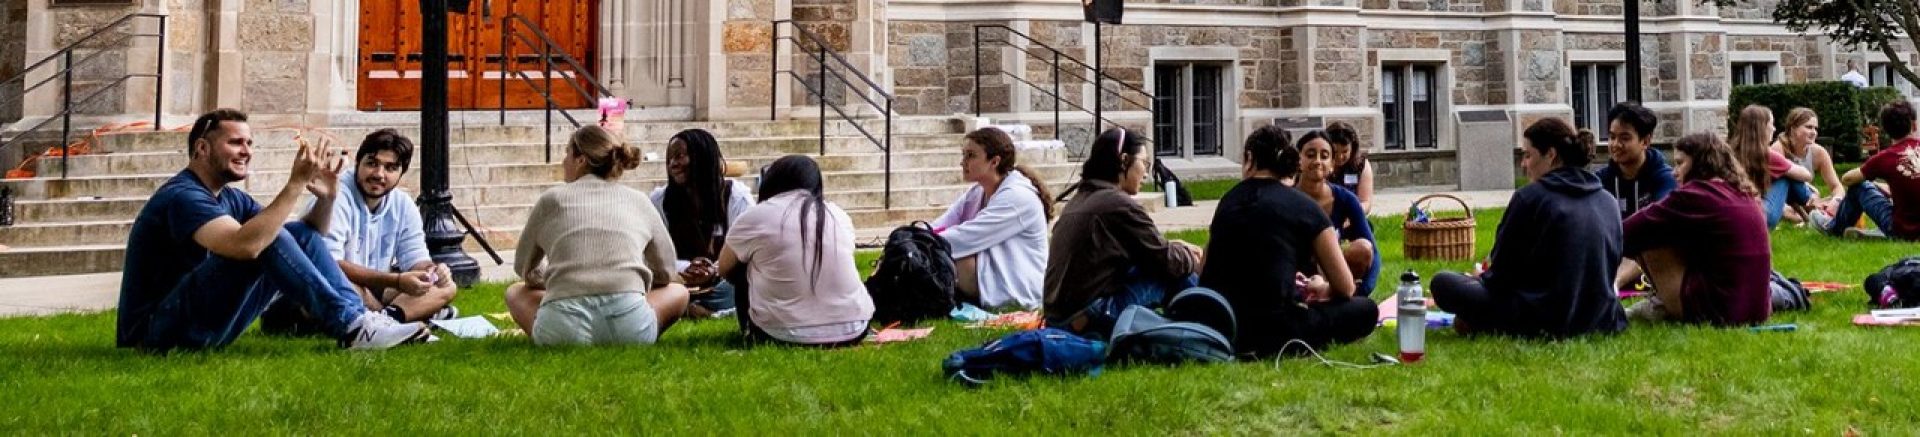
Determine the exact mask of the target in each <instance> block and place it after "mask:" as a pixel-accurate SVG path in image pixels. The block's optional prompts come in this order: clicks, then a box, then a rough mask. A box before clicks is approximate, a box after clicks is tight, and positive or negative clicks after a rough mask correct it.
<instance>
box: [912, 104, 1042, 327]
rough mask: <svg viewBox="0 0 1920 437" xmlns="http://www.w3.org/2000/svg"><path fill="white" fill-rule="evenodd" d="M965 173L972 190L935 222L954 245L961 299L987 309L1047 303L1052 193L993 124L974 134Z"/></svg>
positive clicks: (966, 152) (962, 161)
mask: <svg viewBox="0 0 1920 437" xmlns="http://www.w3.org/2000/svg"><path fill="white" fill-rule="evenodd" d="M961 150H962V152H961V158H960V173H961V177H962V178H964V179H965V180H966V181H967V182H972V183H973V184H974V185H973V187H972V188H969V189H967V192H966V193H965V194H962V195H960V198H959V199H957V200H955V201H954V202H953V206H951V207H948V208H947V212H946V213H945V214H941V215H940V218H939V219H935V220H934V221H933V227H934V230H935V232H938V233H939V234H940V236H942V237H945V238H946V239H947V243H949V244H952V245H953V259H954V270H955V274H956V275H955V276H956V278H955V279H957V282H958V284H956V285H957V287H955V288H956V290H955V291H956V292H957V294H958V297H959V298H960V300H961V301H963V302H967V303H973V304H976V305H979V306H982V307H986V308H1018V309H1022V310H1033V309H1038V308H1040V304H1041V303H1042V302H1043V300H1044V296H1045V284H1044V282H1045V278H1046V272H1047V223H1048V222H1049V221H1052V220H1053V202H1052V201H1051V200H1052V199H1053V194H1052V193H1050V192H1048V191H1047V186H1046V181H1045V180H1042V179H1040V177H1039V174H1037V173H1035V172H1033V171H1032V169H1029V168H1027V167H1026V166H1023V165H1020V164H1019V163H1018V161H1017V159H1018V151H1017V150H1016V149H1014V146H1013V138H1012V137H1009V136H1007V133H1006V132H1002V131H1000V130H999V129H995V128H991V127H986V128H980V129H979V130H976V131H973V132H971V133H968V134H967V144H966V146H963V147H962V149H961Z"/></svg>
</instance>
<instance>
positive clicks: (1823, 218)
mask: <svg viewBox="0 0 1920 437" xmlns="http://www.w3.org/2000/svg"><path fill="white" fill-rule="evenodd" d="M1807 222H1808V223H1813V228H1814V229H1815V230H1818V231H1820V232H1826V231H1827V225H1830V224H1833V216H1829V215H1827V212H1826V211H1821V210H1818V209H1815V210H1813V212H1809V213H1807Z"/></svg>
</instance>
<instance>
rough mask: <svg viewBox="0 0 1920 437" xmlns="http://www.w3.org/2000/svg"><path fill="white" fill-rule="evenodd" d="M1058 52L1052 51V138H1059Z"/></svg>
mask: <svg viewBox="0 0 1920 437" xmlns="http://www.w3.org/2000/svg"><path fill="white" fill-rule="evenodd" d="M1061 98H1062V97H1061V96H1060V52H1053V139H1054V140H1055V141H1058V140H1060V99H1061Z"/></svg>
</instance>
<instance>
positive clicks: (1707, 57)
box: [0, 0, 1914, 185]
mask: <svg viewBox="0 0 1920 437" xmlns="http://www.w3.org/2000/svg"><path fill="white" fill-rule="evenodd" d="M382 1H390V0H382ZM1621 1H1622V0H1128V1H1127V3H1128V6H1127V12H1126V23H1125V24H1123V25H1109V26H1103V27H1102V28H1100V29H1098V30H1097V31H1096V29H1095V27H1094V26H1093V25H1091V24H1087V23H1084V22H1082V20H1081V18H1082V11H1081V9H1080V5H1079V2H1075V1H1070V0H1004V1H988V2H981V1H953V0H715V1H700V2H683V1H678V0H630V1H620V2H615V1H609V0H600V1H597V2H594V3H593V4H594V5H596V6H595V8H594V10H595V11H596V13H597V15H596V16H594V17H591V20H592V21H593V22H594V23H595V24H596V25H595V29H596V31H595V33H594V34H593V36H592V37H593V38H594V39H595V41H596V45H595V46H596V47H597V53H593V54H587V55H583V56H584V57H587V58H591V59H592V61H593V63H592V64H593V65H594V67H593V69H594V70H595V71H594V72H593V73H595V74H596V75H597V77H599V78H600V79H601V82H603V83H604V84H606V85H607V86H608V87H609V88H610V89H612V90H613V91H614V93H615V94H617V95H621V96H623V97H627V98H630V99H633V101H634V103H635V104H636V105H637V106H640V107H642V108H644V109H643V110H642V111H640V112H638V113H637V114H638V115H637V116H630V119H641V120H645V119H662V120H687V119H701V120H735V119H765V118H767V117H768V116H769V115H771V116H773V117H776V118H806V117H813V116H816V115H814V114H817V111H818V109H817V106H818V105H819V104H820V102H819V100H818V99H815V98H811V97H809V94H808V93H806V92H805V86H804V85H802V84H801V82H800V81H807V82H808V83H818V82H817V81H818V80H819V79H820V77H821V76H820V75H821V73H820V72H819V70H818V65H817V64H818V62H819V61H818V60H819V58H818V57H817V56H816V55H811V54H808V53H809V50H810V49H811V48H813V46H814V45H815V44H812V42H811V41H812V39H810V38H811V37H803V36H802V35H801V33H802V32H800V31H799V30H797V29H806V30H807V31H806V32H804V33H805V34H808V35H812V36H817V37H818V38H820V39H821V40H823V41H824V42H825V45H826V46H828V47H830V48H832V49H834V50H835V51H836V52H838V53H839V54H840V55H842V57H844V62H842V60H840V59H830V60H829V63H830V64H831V65H835V66H840V65H850V66H851V67H852V69H854V70H858V71H861V72H863V73H865V74H866V75H867V76H869V77H871V78H872V79H873V80H874V81H875V82H876V83H877V84H879V87H880V88H881V89H883V90H884V91H885V92H887V93H890V94H891V95H892V96H894V99H893V101H892V108H893V111H894V112H895V113H897V114H901V115H908V116H950V115H954V114H962V113H965V114H971V113H974V112H976V111H978V112H980V113H981V114H982V115H985V116H987V117H990V118H994V119H996V120H1004V121H1012V122H1023V123H1028V124H1032V125H1035V127H1036V131H1037V132H1039V134H1040V135H1041V136H1048V135H1050V134H1053V133H1055V132H1058V134H1059V135H1060V136H1061V138H1062V139H1064V140H1067V143H1068V144H1069V146H1070V147H1071V146H1073V145H1076V144H1081V145H1083V144H1085V142H1086V139H1087V138H1090V137H1091V136H1092V134H1093V130H1094V129H1093V125H1092V116H1091V114H1089V113H1088V112H1087V111H1082V110H1080V109H1079V108H1093V107H1095V106H1096V98H1097V99H1098V101H1099V103H1098V105H1097V106H1100V108H1101V113H1102V116H1103V117H1105V118H1107V119H1109V120H1111V121H1113V122H1116V123H1119V124H1122V125H1127V126H1131V127H1133V128H1135V129H1137V130H1141V131H1143V132H1149V133H1150V136H1152V137H1155V140H1156V143H1160V145H1159V146H1157V147H1161V148H1162V149H1161V152H1162V154H1163V156H1165V157H1168V158H1170V159H1171V160H1172V162H1174V163H1189V164H1193V165H1196V166H1200V167H1207V166H1209V165H1211V166H1212V167H1216V168H1219V167H1230V164H1231V161H1235V160H1237V159H1238V156H1239V155H1238V153H1239V144H1238V143H1239V138H1243V137H1244V136H1245V134H1246V133H1248V132H1250V131H1251V130H1252V129H1254V128H1257V127H1259V126H1263V125H1266V124H1270V123H1275V122H1277V121H1278V122H1285V123H1290V124H1292V125H1301V126H1310V125H1319V124H1324V123H1329V122H1333V121H1345V122H1349V123H1352V124H1353V125H1355V126H1357V127H1358V128H1359V130H1360V131H1361V132H1362V137H1363V141H1364V142H1366V143H1367V144H1369V147H1370V148H1371V150H1372V153H1373V156H1374V157H1375V158H1376V161H1377V162H1379V163H1380V167H1379V169H1378V173H1379V174H1380V175H1382V177H1383V178H1384V179H1385V181H1384V182H1383V184H1385V185H1449V184H1454V183H1457V181H1458V180H1459V174H1458V172H1459V170H1458V168H1459V166H1458V165H1457V164H1458V163H1457V158H1456V157H1457V156H1459V154H1458V153H1456V151H1458V150H1459V149H1460V148H1461V147H1463V145H1461V144H1457V143H1459V140H1458V139H1457V138H1459V137H1460V136H1461V132H1460V128H1459V127H1458V126H1459V123H1458V122H1457V119H1458V116H1459V114H1462V113H1468V112H1476V111H1498V112H1502V113H1505V114H1507V115H1508V119H1509V120H1510V121H1511V123H1512V124H1513V126H1514V127H1515V129H1514V131H1515V132H1518V131H1519V128H1520V127H1524V126H1525V125H1527V124H1529V123H1531V122H1533V121H1535V120H1538V119H1540V118H1543V117H1569V118H1576V119H1582V120H1581V124H1582V125H1592V123H1590V122H1589V121H1591V120H1593V119H1594V117H1595V115H1594V111H1596V110H1598V111H1601V112H1604V110H1605V108H1606V106H1608V105H1609V104H1610V103H1611V102H1613V101H1620V100H1629V99H1628V98H1626V97H1625V96H1624V95H1623V92H1624V86H1623V85H1624V83H1623V81H1624V77H1625V74H1624V72H1623V71H1622V70H1623V69H1624V68H1625V65H1624V61H1625V58H1626V54H1625V50H1629V49H1635V50H1639V51H1640V54H1641V58H1642V59H1643V66H1642V71H1641V77H1642V79H1641V86H1642V87H1643V96H1642V97H1643V98H1644V100H1645V104H1646V106H1648V107H1649V108H1652V109H1654V110H1655V111H1656V112H1657V113H1658V114H1659V116H1660V118H1661V119H1662V127H1661V129H1660V131H1659V132H1658V134H1657V136H1656V141H1659V142H1666V141H1671V140H1672V139H1674V138H1676V137H1678V136H1679V135H1681V134H1682V133H1683V132H1687V131H1694V130H1706V129H1724V125H1725V117H1726V115H1727V108H1726V106H1727V103H1726V99H1727V96H1728V94H1729V90H1730V89H1731V87H1732V86H1733V85H1735V84H1736V83H1755V82H1768V83H1780V82H1801V81H1815V80H1833V79H1835V78H1838V77H1839V76H1840V75H1842V74H1844V73H1845V70H1846V64H1847V62H1849V61H1853V62H1855V63H1856V65H1857V66H1858V68H1859V69H1860V70H1861V71H1862V72H1863V73H1869V72H1870V70H1873V71H1878V70H1880V69H1883V68H1884V65H1883V63H1886V62H1889V60H1888V59H1887V58H1886V57H1885V56H1883V55H1881V54H1880V53H1879V52H1877V51H1872V50H1866V49H1853V48H1847V47H1841V46H1838V45H1835V44H1833V43H1831V42H1830V41H1829V40H1828V39H1827V38H1825V37H1822V36H1818V35H1804V34H1796V33H1793V32H1790V31H1788V30H1786V29H1785V28H1784V27H1782V26H1779V25H1776V24H1774V23H1772V22H1770V21H1769V20H1768V17H1769V16H1770V13H1769V11H1770V7H1771V4H1772V3H1773V1H1772V0H1757V1H1755V2H1751V3H1750V4H1749V5H1746V6H1741V7H1738V8H1727V9H1722V8H1719V7H1716V6H1713V5H1711V4H1698V2H1692V1H1646V2H1644V4H1643V5H1642V8H1641V10H1642V13H1643V15H1644V17H1643V19H1642V24H1641V30H1642V33H1643V36H1642V39H1641V46H1640V47H1638V48H1629V47H1626V44H1625V39H1624V37H1623V36H1622V35H1621V29H1622V20H1621V17H1620V14H1621V13H1622V10H1623V8H1622V6H1621V3H1620V2H1621ZM59 2H60V1H59V0H16V1H10V2H7V4H8V6H6V7H0V79H4V78H5V77H10V76H11V74H9V73H13V72H17V71H18V68H19V67H20V66H22V65H24V64H26V63H29V62H32V61H35V60H37V59H40V58H42V57H45V56H46V55H48V54H50V53H52V52H53V51H54V50H57V49H58V48H59V47H62V46H65V45H66V44H68V43H70V42H71V41H72V40H73V39H74V38H76V37H77V36H79V35H83V34H85V33H86V32H87V31H88V30H90V29H93V28H97V27H98V26H99V25H100V24H102V23H105V22H108V21H111V20H113V19H115V18H118V17H119V16H122V15H124V14H126V13H130V12H149V13H160V14H166V15H168V18H167V23H168V24H167V25H168V29H169V32H170V34H169V37H168V41H167V42H166V47H165V50H164V51H163V52H162V55H161V56H164V57H165V65H166V68H167V73H168V80H167V81H166V83H165V84H158V85H156V84H154V83H152V82H151V81H130V82H129V83H127V84H125V85H123V86H124V87H125V89H124V90H123V92H121V93H119V95H121V96H123V97H124V98H112V99H105V100H103V101H101V102H96V104H95V105H90V106H88V107H86V108H84V111H82V112H83V113H85V114H92V115H97V116H101V117H103V118H111V117H114V116H120V117H123V118H132V117H135V116H136V115H138V114H151V113H152V111H153V109H154V108H153V105H154V101H155V99H154V98H153V97H154V95H155V94H156V93H158V94H160V95H161V98H160V99H158V100H159V102H160V105H161V106H162V108H161V110H162V111H161V112H163V113H164V114H165V115H166V118H167V119H168V120H169V122H172V123H180V122H184V120H186V119H187V118H188V117H191V116H192V115H193V114H196V113H198V112H200V111H204V110H206V109H209V108H214V107H237V108H242V109H245V110H247V111H249V112H252V113H254V114H256V115H257V116H258V117H260V118H263V119H266V120H272V121H274V122H281V123H304V124H310V125H325V124H334V123H344V122H351V121H362V122H364V121H366V120H375V121H376V122H377V121H378V120H382V119H383V118H381V117H382V116H383V115H381V114H369V113H368V111H366V110H365V109H364V108H361V107H358V106H357V105H356V101H355V97H354V96H355V92H354V90H355V86H356V85H355V83H356V80H357V78H359V77H363V72H361V71H358V70H357V69H358V68H359V67H358V66H357V65H358V64H357V60H359V59H361V58H362V57H363V55H365V54H364V53H359V51H360V48H359V47H360V45H359V43H360V40H359V38H360V37H359V32H361V30H360V28H361V26H359V20H360V18H359V17H360V16H362V13H363V7H365V5H366V4H372V3H377V2H379V1H376V0H127V1H126V2H123V3H122V4H121V5H119V6H63V5H56V4H50V3H59ZM500 2H501V1H500V0H496V1H495V2H493V3H500ZM474 3H475V4H476V5H478V4H482V2H474ZM23 17H24V18H23ZM780 20H790V21H791V22H792V23H794V24H791V25H783V24H776V21H780ZM1096 33H1097V34H1098V36H1099V38H1100V40H1101V41H1102V42H1103V44H1102V47H1103V49H1102V52H1101V53H1099V56H1098V58H1099V61H1098V63H1099V64H1101V65H1102V66H1103V67H1104V72H1105V74H1106V75H1107V76H1108V77H1109V78H1110V81H1111V82H1112V83H1113V84H1110V85H1109V86H1108V87H1107V88H1108V89H1110V90H1112V91H1111V92H1109V93H1107V94H1104V95H1100V93H1096V92H1094V89H1095V87H1094V86H1093V85H1092V81H1090V80H1089V79H1088V78H1090V77H1092V74H1090V71H1089V70H1088V69H1087V68H1085V67H1082V66H1080V64H1083V63H1084V64H1093V63H1095V58H1096V56H1095V53H1094V52H1093V47H1094V44H1093V42H1094V40H1095V37H1096ZM141 44H143V43H139V42H136V43H133V44H132V45H131V46H130V47H126V48H112V47H101V48H97V49H89V50H104V51H112V52H115V53H113V54H110V55H109V56H110V57H113V58H111V59H115V60H116V61H117V62H110V64H113V65H114V66H113V67H112V68H101V69H99V71H90V72H88V73H89V75H91V76H92V77H96V78H97V77H113V76H117V75H120V74H123V73H125V72H127V71H144V70H142V69H150V68H152V66H153V65H154V61H155V60H154V59H153V56H154V55H153V53H154V49H153V47H152V46H151V45H150V44H151V43H144V44H149V45H144V46H143V45H141ZM976 47H978V48H979V49H978V50H976ZM776 51H779V52H780V53H782V54H783V55H780V56H776V55H775V52H776ZM1903 53H1907V54H1908V58H1907V59H1905V60H1904V61H1905V62H1909V63H1912V62H1914V60H1913V59H1912V57H1911V55H1912V54H1913V53H1914V50H1913V47H1912V46H1911V45H1909V46H1907V47H1905V50H1903ZM976 60H977V61H976ZM1056 60H1057V61H1056ZM1910 65H1912V64H1910ZM1056 66H1059V67H1058V68H1056ZM836 68H839V67H836ZM785 72H793V73H792V74H791V75H788V74H785ZM976 72H978V73H977V75H976ZM32 74H33V73H32V72H29V76H30V77H29V79H35V78H34V77H31V76H32ZM79 82H87V81H84V80H82V81H79ZM1908 88H1911V87H1908ZM15 89H16V90H17V88H15ZM14 92H17V91H14ZM8 94H9V91H8V89H6V88H0V96H5V95H8ZM827 94H828V97H827V100H828V101H829V102H831V103H834V104H837V105H840V106H842V107H843V108H844V109H846V110H849V111H852V112H858V113H862V114H866V115H873V114H876V113H877V111H878V109H876V108H872V107H869V106H868V105H866V104H865V103H864V102H863V100H865V99H860V98H856V97H859V96H866V97H868V98H869V99H877V97H878V96H879V95H880V94H879V92H876V91H873V90H870V89H867V87H865V86H854V87H851V88H848V87H844V86H840V85H839V84H838V83H837V82H836V83H830V84H829V87H828V89H827ZM1056 96H1057V97H1056ZM57 97H58V95H57V94H56V93H53V92H47V91H40V92H36V93H31V94H29V95H27V96H26V98H25V99H24V103H20V104H9V105H7V107H4V108H0V120H9V119H13V118H21V117H12V118H5V117H7V116H8V115H19V116H23V117H24V118H22V122H28V121H32V120H33V119H35V117H37V116H38V117H44V116H45V115H47V114H51V113H53V112H56V111H57V110H58V109H57V108H58V105H57V104H55V103H54V102H57ZM7 101H8V100H7V99H6V98H5V97H0V102H7ZM1056 106H1058V107H1061V108H1063V109H1062V110H1061V111H1059V112H1060V115H1059V116H1058V117H1059V119H1060V120H1062V122H1061V123H1060V125H1058V126H1055V125H1054V120H1055V119H1056V115H1055V111H1054V108H1055V107H1056ZM1156 108H1157V109H1156ZM1156 116H1158V117H1159V118H1160V119H1159V120H1156V119H1155V117H1156ZM1598 130H1604V129H1598ZM1160 137H1166V138H1160ZM1514 138H1515V141H1514V143H1517V142H1518V140H1517V134H1516V135H1515V137H1514ZM1466 146H1472V145H1466ZM1502 146H1506V147H1511V144H1505V145H1502ZM1176 167H1180V166H1176Z"/></svg>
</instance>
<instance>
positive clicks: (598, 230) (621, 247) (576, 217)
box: [506, 126, 687, 346]
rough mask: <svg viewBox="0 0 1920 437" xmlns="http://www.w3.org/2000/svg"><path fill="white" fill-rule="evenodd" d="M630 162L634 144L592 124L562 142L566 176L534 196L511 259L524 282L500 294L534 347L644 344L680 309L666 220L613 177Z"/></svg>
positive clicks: (680, 289)
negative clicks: (564, 149)
mask: <svg viewBox="0 0 1920 437" xmlns="http://www.w3.org/2000/svg"><path fill="white" fill-rule="evenodd" d="M639 165H640V150H639V149H637V148H634V147H633V146H628V145H625V144H623V143H621V141H620V139H619V138H617V137H615V136H614V135H613V133H611V132H608V131H607V130H606V129H603V128H601V127H599V126H587V127H583V128H580V130H578V131H575V132H574V133H573V137H572V138H571V139H569V140H568V141H567V157H566V159H565V160H563V161H561V162H560V167H561V168H562V169H563V171H564V177H565V178H566V183H564V184H560V186H558V187H553V188H550V189H547V191H546V192H545V193H541V194H540V200H538V201H536V202H535V203H534V205H533V212H531V213H530V214H529V215H528V217H527V225H526V227H525V228H524V229H522V230H521V231H520V246H519V249H518V250H517V251H516V252H515V253H514V261H513V265H514V270H515V273H518V274H520V277H521V278H522V280H524V281H525V282H521V283H516V284H513V285H511V286H508V287H507V291H506V303H507V310H508V313H509V314H512V316H513V321H514V323H517V324H519V325H520V329H522V330H525V331H526V333H527V336H528V337H531V338H533V343H534V344H537V345H543V346H546V345H587V344H653V343H654V341H656V340H659V338H660V334H661V333H663V332H666V331H667V328H671V327H673V322H674V321H677V320H679V319H680V317H681V315H683V314H685V313H686V310H687V287H686V286H685V285H682V284H681V282H680V275H678V274H675V273H674V272H675V270H674V268H673V267H674V265H673V259H674V248H673V239H672V237H669V236H668V234H667V225H666V224H665V223H661V222H660V213H659V212H658V211H654V209H653V203H652V202H649V201H648V200H647V195H646V193H641V192H640V191H639V190H635V189H633V188H632V187H628V186H626V185H621V184H620V182H619V181H620V176H621V174H623V173H625V172H626V171H627V170H631V169H633V168H635V167H638V166H639ZM542 262H544V264H542Z"/></svg>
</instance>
